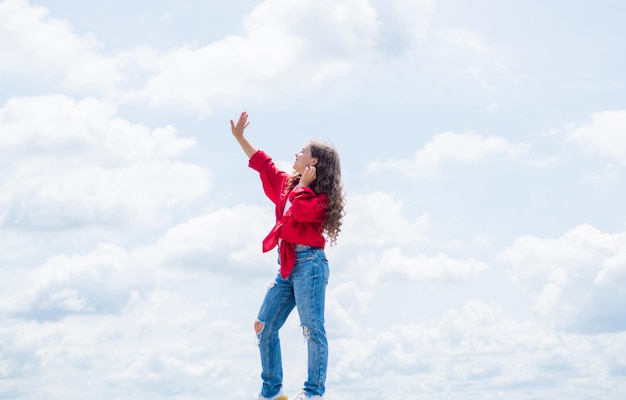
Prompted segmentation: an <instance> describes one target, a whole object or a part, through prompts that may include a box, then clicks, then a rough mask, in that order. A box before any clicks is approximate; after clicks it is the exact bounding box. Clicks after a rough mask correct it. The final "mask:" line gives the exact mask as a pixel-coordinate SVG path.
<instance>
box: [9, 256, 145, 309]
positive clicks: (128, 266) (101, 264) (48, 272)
mask: <svg viewBox="0 0 626 400" xmlns="http://www.w3.org/2000/svg"><path fill="white" fill-rule="evenodd" d="M139 271H140V268H138V266H137V265H133V264H132V263H131V262H129V257H128V254H127V253H126V251H124V250H123V249H122V248H120V247H119V246H115V245H106V244H101V245H99V246H98V247H97V248H96V249H95V250H94V251H92V252H91V253H89V254H85V255H72V256H67V255H59V256H54V257H52V258H51V259H50V260H49V261H47V262H46V263H45V264H44V265H42V266H41V267H39V268H36V269H34V270H32V272H31V274H30V275H31V279H30V280H31V287H30V289H29V290H28V291H27V293H26V294H25V298H24V299H23V304H22V305H18V310H17V311H19V312H20V313H23V314H25V315H27V316H29V317H32V318H36V319H44V320H45V319H48V318H53V319H55V318H59V317H62V316H64V315H66V314H68V313H108V312H120V311H121V310H122V309H123V308H124V307H125V306H126V305H127V304H128V303H129V301H130V300H132V298H133V296H137V294H138V293H140V292H142V291H143V290H145V289H146V288H148V287H149V286H150V285H151V282H150V280H149V279H146V277H145V276H141V275H142V274H140V273H139Z"/></svg>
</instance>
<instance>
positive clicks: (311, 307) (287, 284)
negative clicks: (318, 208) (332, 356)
mask: <svg viewBox="0 0 626 400" xmlns="http://www.w3.org/2000/svg"><path fill="white" fill-rule="evenodd" d="M328 276H329V270H328V260H327V259H326V254H325V253H324V249H321V248H316V247H308V246H298V247H296V264H295V265H294V268H293V271H292V272H291V274H290V275H289V276H288V277H287V279H283V277H282V276H281V275H280V273H279V274H277V276H276V280H274V281H273V282H272V284H270V286H269V288H268V290H267V293H266V294H265V299H264V300H263V304H262V305H261V309H260V310H259V315H258V317H257V320H258V321H260V322H261V323H263V327H262V329H261V331H260V332H258V333H257V343H258V345H259V350H260V353H261V366H262V368H263V371H262V373H261V378H262V379H263V387H262V390H261V395H262V396H263V397H268V398H271V397H273V396H275V395H276V394H277V393H278V392H279V391H280V389H281V387H282V383H283V367H282V359H281V350H280V339H279V335H278V330H279V329H280V328H281V327H282V326H283V324H284V323H285V321H286V320H287V317H288V316H289V314H290V313H291V311H292V310H293V309H294V307H297V310H298V315H299V317H300V325H301V326H302V331H303V334H304V336H305V338H306V339H307V346H308V378H307V380H306V382H305V383H304V390H305V392H306V393H307V394H308V395H310V396H315V395H319V396H321V395H323V394H324V391H325V390H326V385H325V383H326V370H327V367H328V342H327V340H326V330H325V329H324V304H325V296H326V285H327V284H328Z"/></svg>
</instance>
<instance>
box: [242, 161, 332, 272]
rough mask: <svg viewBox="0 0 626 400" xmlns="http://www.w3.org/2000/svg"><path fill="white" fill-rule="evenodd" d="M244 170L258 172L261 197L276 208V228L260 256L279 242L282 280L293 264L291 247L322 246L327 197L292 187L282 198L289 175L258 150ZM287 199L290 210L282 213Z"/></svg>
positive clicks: (266, 239)
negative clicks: (247, 167) (261, 185)
mask: <svg viewBox="0 0 626 400" xmlns="http://www.w3.org/2000/svg"><path fill="white" fill-rule="evenodd" d="M248 166H249V167H250V168H252V169H254V170H255V171H258V172H259V175H260V177H261V183H262V184H263V190H264V191H265V194H266V195H267V197H268V198H269V199H270V200H271V201H272V202H273V203H274V204H275V205H276V224H275V225H274V227H273V228H272V230H271V231H270V233H269V234H268V235H267V237H266V238H265V239H264V240H263V252H267V251H270V250H272V249H273V248H274V247H276V245H278V239H281V242H280V247H279V250H280V274H281V276H282V277H283V278H285V279H286V278H287V277H288V276H289V274H290V273H291V270H292V269H293V266H294V264H295V262H296V250H295V247H294V244H303V245H306V246H313V247H321V248H324V246H325V245H326V239H324V236H323V235H322V229H323V224H324V221H325V218H326V207H327V205H328V202H327V197H326V195H325V194H323V193H320V194H316V193H315V192H314V191H313V190H312V189H311V188H308V187H296V188H295V189H293V190H292V191H291V192H290V193H289V194H288V195H284V194H283V192H284V188H285V185H286V184H287V182H288V180H289V176H290V175H289V174H287V173H286V172H284V171H281V170H279V169H278V168H276V166H275V165H274V162H273V161H272V159H271V158H270V157H269V156H268V155H267V154H266V153H265V152H263V151H261V150H257V151H256V153H254V154H253V155H252V157H250V161H249V162H248ZM287 199H289V201H290V202H291V207H289V209H288V210H286V211H285V205H286V204H287Z"/></svg>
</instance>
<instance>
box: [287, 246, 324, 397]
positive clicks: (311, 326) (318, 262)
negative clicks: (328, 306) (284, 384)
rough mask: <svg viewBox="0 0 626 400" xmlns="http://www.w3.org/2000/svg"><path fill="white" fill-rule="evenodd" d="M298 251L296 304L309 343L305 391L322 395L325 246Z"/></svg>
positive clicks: (295, 282) (294, 283) (314, 394)
mask: <svg viewBox="0 0 626 400" xmlns="http://www.w3.org/2000/svg"><path fill="white" fill-rule="evenodd" d="M301 253H302V255H301V256H300V253H298V258H299V259H298V260H297V261H296V266H295V267H294V271H293V272H292V279H293V286H294V293H295V297H296V305H297V307H298V314H299V316H300V323H301V325H302V332H303V334H304V336H305V338H306V340H307V347H308V377H307V381H306V382H305V384H304V391H305V392H306V393H307V394H308V395H310V396H316V395H317V396H322V395H323V394H324V392H325V391H326V371H327V368H328V341H327V339H326V330H325V328H324V304H325V297H326V285H327V284H328V261H327V260H326V255H325V254H324V251H323V250H322V249H310V250H309V249H307V250H304V251H302V252H301Z"/></svg>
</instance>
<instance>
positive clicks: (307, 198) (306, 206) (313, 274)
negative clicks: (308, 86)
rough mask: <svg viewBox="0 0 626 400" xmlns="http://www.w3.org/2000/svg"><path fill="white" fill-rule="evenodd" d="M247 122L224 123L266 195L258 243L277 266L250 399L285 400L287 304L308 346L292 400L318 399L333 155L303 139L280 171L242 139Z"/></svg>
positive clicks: (334, 206)
mask: <svg viewBox="0 0 626 400" xmlns="http://www.w3.org/2000/svg"><path fill="white" fill-rule="evenodd" d="M248 124H249V122H248V114H247V113H246V112H242V113H241V116H240V117H239V120H238V121H237V124H235V123H234V122H233V121H232V120H231V121H230V125H231V130H232V133H233V136H234V137H235V139H237V141H238V142H239V144H240V145H241V148H242V149H243V151H244V152H245V153H246V155H247V156H248V158H249V162H248V165H249V166H250V167H251V168H252V169H254V170H256V171H258V172H259V174H260V177H261V183H262V186H263V190H264V191H265V194H266V195H267V197H269V199H270V200H272V202H273V203H274V204H275V205H276V224H275V225H274V227H273V228H272V230H271V231H270V233H269V234H268V235H267V237H266V238H265V239H264V240H263V251H264V252H267V251H270V250H271V249H273V248H274V247H276V246H278V250H279V262H280V270H279V273H278V275H277V276H276V279H275V281H274V282H273V283H272V284H271V285H270V286H269V288H268V290H267V293H266V295H265V299H264V300H263V303H262V305H261V309H260V310H259V314H258V317H257V320H256V321H255V323H254V330H255V332H256V335H257V343H258V345H259V350H260V353H261V366H262V373H261V378H262V380H263V386H262V388H261V393H259V394H258V395H257V396H256V399H257V400H287V395H286V394H285V393H284V391H283V387H282V386H283V370H282V361H281V351H280V340H279V336H278V331H279V329H280V328H281V327H282V325H283V324H284V323H285V321H286V320H287V317H288V316H289V314H290V313H291V311H292V310H293V308H294V307H297V310H298V315H299V316H300V323H301V326H302V331H303V334H304V337H305V338H306V340H307V345H308V378H307V381H306V382H305V383H304V388H303V390H301V391H300V392H299V393H298V394H296V396H295V397H293V398H292V400H305V399H323V395H324V391H325V389H326V387H325V382H326V370H327V366H328V343H327V341H326V330H325V328H324V302H325V301H324V300H325V293H326V285H327V284H328V274H329V271H328V261H327V260H326V255H325V253H324V246H325V244H326V238H328V239H329V240H330V243H331V245H334V244H335V243H336V240H337V236H338V235H339V232H340V231H341V223H342V219H343V215H344V210H343V208H344V193H343V185H342V183H341V166H340V163H339V155H338V154H337V152H336V151H335V149H334V148H332V147H331V146H329V145H327V144H325V143H322V142H319V141H310V142H308V143H307V144H306V145H305V146H304V148H302V150H300V151H299V152H298V153H296V160H295V162H294V165H293V169H294V172H293V174H291V175H290V174H287V173H286V172H283V171H280V170H279V169H278V168H276V166H275V165H274V163H273V161H272V159H271V158H270V157H269V156H268V155H267V154H265V153H264V152H263V151H261V150H257V149H256V148H254V147H253V146H252V145H251V144H250V142H248V140H247V139H246V138H245V137H244V134H243V133H244V130H245V128H246V127H247V126H248Z"/></svg>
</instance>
